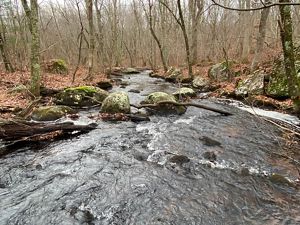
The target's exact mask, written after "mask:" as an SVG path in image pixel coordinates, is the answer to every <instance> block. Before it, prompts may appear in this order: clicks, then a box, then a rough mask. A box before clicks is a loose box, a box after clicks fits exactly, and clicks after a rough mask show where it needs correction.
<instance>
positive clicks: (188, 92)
mask: <svg viewBox="0 0 300 225" xmlns="http://www.w3.org/2000/svg"><path fill="white" fill-rule="evenodd" d="M173 95H174V96H175V97H176V98H177V99H178V98H180V96H181V97H183V98H186V97H196V96H197V94H196V92H195V91H194V90H193V89H192V88H186V87H183V88H180V89H179V90H178V91H176V92H174V93H173Z"/></svg>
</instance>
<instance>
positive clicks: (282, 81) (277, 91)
mask: <svg viewBox="0 0 300 225" xmlns="http://www.w3.org/2000/svg"><path fill="white" fill-rule="evenodd" d="M295 66H296V71H297V72H299V71H300V61H296V62H295ZM297 77H298V76H297ZM298 79H299V82H298V83H300V77H298ZM266 93H267V95H269V96H272V97H277V98H287V97H290V94H289V88H288V79H287V77H286V75H285V68H284V64H283V62H282V61H278V62H276V64H275V66H274V69H273V71H272V74H271V76H270V81H269V84H268V86H267V90H266Z"/></svg>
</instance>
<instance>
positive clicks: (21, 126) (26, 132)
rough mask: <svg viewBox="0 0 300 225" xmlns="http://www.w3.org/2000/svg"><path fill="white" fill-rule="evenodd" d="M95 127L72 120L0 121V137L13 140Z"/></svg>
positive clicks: (89, 129) (87, 129)
mask: <svg viewBox="0 0 300 225" xmlns="http://www.w3.org/2000/svg"><path fill="white" fill-rule="evenodd" d="M96 127H97V124H94V123H92V124H88V125H75V124H74V123H72V122H66V123H59V124H50V123H33V122H28V121H23V120H9V121H0V139H2V140H4V141H14V140H20V139H24V138H25V139H26V138H29V139H30V137H37V136H38V135H44V134H50V133H52V132H56V131H61V132H62V133H64V134H65V133H72V132H74V131H78V132H88V131H91V130H93V129H95V128H96Z"/></svg>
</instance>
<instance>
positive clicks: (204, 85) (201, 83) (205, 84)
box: [192, 76, 210, 91]
mask: <svg viewBox="0 0 300 225" xmlns="http://www.w3.org/2000/svg"><path fill="white" fill-rule="evenodd" d="M192 86H193V87H194V88H197V89H200V90H201V91H208V90H209V89H210V81H209V79H207V78H205V77H202V76H197V77H195V78H194V80H193V83H192Z"/></svg>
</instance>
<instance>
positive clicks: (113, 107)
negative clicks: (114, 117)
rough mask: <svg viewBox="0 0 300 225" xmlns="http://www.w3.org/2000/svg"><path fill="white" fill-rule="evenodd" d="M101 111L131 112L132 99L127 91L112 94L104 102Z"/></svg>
mask: <svg viewBox="0 0 300 225" xmlns="http://www.w3.org/2000/svg"><path fill="white" fill-rule="evenodd" d="M100 112H101V113H130V101H129V97H128V95H127V93H125V92H115V93H112V94H110V95H109V96H108V97H107V98H106V99H105V100H104V101H103V103H102V106H101V109H100Z"/></svg>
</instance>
